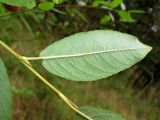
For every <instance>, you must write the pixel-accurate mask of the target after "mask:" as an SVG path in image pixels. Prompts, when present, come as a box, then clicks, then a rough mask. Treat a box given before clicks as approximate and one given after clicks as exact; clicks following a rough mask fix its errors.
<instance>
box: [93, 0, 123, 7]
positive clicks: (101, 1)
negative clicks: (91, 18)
mask: <svg viewBox="0 0 160 120" xmlns="http://www.w3.org/2000/svg"><path fill="white" fill-rule="evenodd" d="M122 2H123V1H122V0H113V1H112V2H108V1H104V0H97V1H95V2H93V3H92V6H94V7H97V6H100V5H104V6H106V7H110V8H116V7H118V6H119V5H120V4H121V3H122Z"/></svg>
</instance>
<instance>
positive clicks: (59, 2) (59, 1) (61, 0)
mask: <svg viewBox="0 0 160 120" xmlns="http://www.w3.org/2000/svg"><path fill="white" fill-rule="evenodd" d="M52 1H53V2H55V3H56V4H61V3H63V2H64V0H52Z"/></svg>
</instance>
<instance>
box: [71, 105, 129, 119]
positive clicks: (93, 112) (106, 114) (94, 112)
mask: <svg viewBox="0 0 160 120" xmlns="http://www.w3.org/2000/svg"><path fill="white" fill-rule="evenodd" d="M80 110H81V111H82V112H83V113H85V114H86V115H88V116H89V117H91V118H92V119H93V120H128V119H127V118H125V117H124V116H122V115H120V114H116V113H113V112H110V111H107V110H105V109H102V108H93V107H83V108H81V109H80ZM74 120H85V119H84V118H82V117H81V116H79V115H76V116H75V117H74Z"/></svg>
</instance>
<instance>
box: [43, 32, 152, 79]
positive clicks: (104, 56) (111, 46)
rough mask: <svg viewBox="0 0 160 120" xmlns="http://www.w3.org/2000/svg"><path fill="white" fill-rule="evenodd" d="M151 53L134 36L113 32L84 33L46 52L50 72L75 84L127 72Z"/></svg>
mask: <svg viewBox="0 0 160 120" xmlns="http://www.w3.org/2000/svg"><path fill="white" fill-rule="evenodd" d="M150 50H151V47H149V46H147V45H144V44H142V43H141V42H139V41H138V39H137V38H136V37H134V36H132V35H128V34H125V33H120V32H116V31H110V30H95V31H90V32H82V33H77V34H74V35H71V36H69V37H66V38H64V39H62V40H60V41H57V42H55V43H53V44H52V45H50V46H48V47H47V48H46V49H44V50H43V51H42V52H41V53H40V56H41V57H44V58H46V59H44V60H43V66H44V67H45V68H46V70H48V71H49V72H51V73H53V74H55V75H59V76H61V77H64V78H66V79H70V80H75V81H93V80H97V79H101V78H105V77H108V76H111V75H113V74H116V73H118V72H120V71H122V70H125V69H127V68H129V67H131V66H132V65H134V64H135V63H137V62H138V61H140V60H141V59H143V58H144V57H145V56H146V54H147V53H148V52H149V51H150Z"/></svg>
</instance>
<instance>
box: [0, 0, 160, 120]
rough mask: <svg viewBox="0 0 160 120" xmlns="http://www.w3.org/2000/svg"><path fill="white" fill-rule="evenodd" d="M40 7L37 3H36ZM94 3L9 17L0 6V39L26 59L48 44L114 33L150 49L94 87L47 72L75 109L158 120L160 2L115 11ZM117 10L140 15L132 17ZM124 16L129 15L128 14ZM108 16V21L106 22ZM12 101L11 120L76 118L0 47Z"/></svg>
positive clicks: (126, 3)
mask: <svg viewBox="0 0 160 120" xmlns="http://www.w3.org/2000/svg"><path fill="white" fill-rule="evenodd" d="M41 2H44V1H43V0H37V4H40V3H41ZM93 2H94V1H93V0H73V1H69V0H68V1H67V0H66V1H63V2H62V3H61V4H59V5H56V6H55V7H54V8H53V9H52V10H42V9H41V8H40V7H36V8H34V9H32V10H30V9H27V8H21V10H19V11H17V12H11V11H9V10H7V9H6V8H5V5H4V4H0V39H2V40H4V42H5V43H7V44H8V45H9V46H10V47H11V48H12V49H14V50H15V51H17V52H18V53H20V54H22V55H25V56H38V55H39V53H40V51H41V50H43V49H44V48H45V47H46V46H48V45H50V44H51V43H53V42H55V41H57V40H59V39H61V38H64V37H66V36H68V35H70V34H74V33H77V32H81V31H89V30H95V29H113V30H118V31H121V32H125V33H129V34H132V35H135V36H137V37H138V38H139V39H140V40H141V41H142V42H143V43H146V44H148V45H151V46H152V47H153V50H152V52H151V53H150V54H149V55H148V56H147V57H146V58H145V59H144V60H142V61H141V62H139V63H138V64H136V65H135V66H133V67H132V68H130V69H127V70H125V71H123V72H121V73H118V74H116V75H115V76H111V77H109V78H105V79H102V80H99V81H94V82H73V81H68V80H65V79H63V78H60V77H58V76H54V75H51V74H50V73H48V72H46V71H45V70H44V69H43V67H42V65H41V61H38V62H37V61H36V62H32V63H33V66H34V68H35V69H37V71H38V72H40V73H41V74H42V75H43V76H44V77H45V78H47V79H48V80H49V82H51V83H52V84H53V85H55V86H56V87H57V88H58V89H60V90H61V91H62V92H63V93H64V94H65V95H66V96H68V97H69V98H70V99H71V100H73V101H74V102H75V103H77V104H78V105H79V106H85V105H90V106H95V107H99V106H100V107H103V108H106V109H108V110H112V111H114V112H118V113H122V114H124V115H125V116H128V117H129V118H131V120H159V114H160V53H159V51H160V39H159V38H160V1H159V0H152V1H149V0H123V3H121V4H120V5H119V6H117V7H116V8H109V9H108V8H107V9H104V8H103V7H104V6H103V5H102V6H96V7H92V3H93ZM117 10H123V11H125V12H127V10H143V11H145V12H144V13H141V12H140V13H139V12H135V14H133V15H132V16H130V14H127V15H126V13H124V14H123V15H120V14H117ZM127 13H128V12H127ZM108 16H109V17H108ZM0 56H1V57H2V59H3V61H4V62H5V65H6V66H7V70H8V74H9V78H10V80H11V83H12V92H13V98H14V112H13V120H72V118H73V115H74V114H75V113H74V112H73V111H72V110H71V109H70V108H68V106H66V104H65V103H64V102H63V101H62V100H61V99H59V98H58V97H57V96H56V95H55V94H54V93H53V92H52V91H51V90H50V89H49V88H47V87H46V86H45V85H44V84H43V83H41V81H40V80H39V79H38V78H36V77H35V76H34V75H32V73H31V72H30V71H28V70H27V69H26V68H25V67H24V66H23V65H21V64H20V63H19V62H18V61H17V60H16V59H15V58H14V57H12V55H10V54H9V53H7V52H6V51H5V50H3V48H2V47H0Z"/></svg>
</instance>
